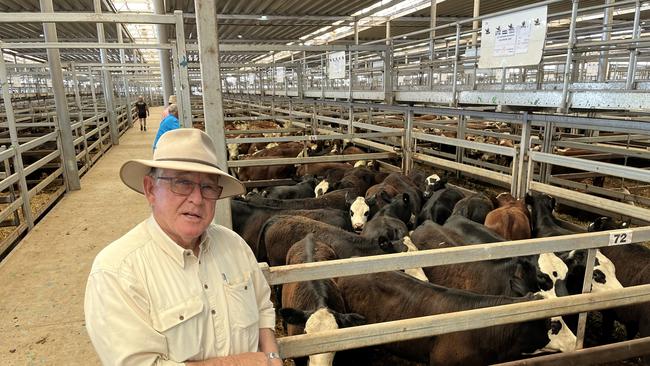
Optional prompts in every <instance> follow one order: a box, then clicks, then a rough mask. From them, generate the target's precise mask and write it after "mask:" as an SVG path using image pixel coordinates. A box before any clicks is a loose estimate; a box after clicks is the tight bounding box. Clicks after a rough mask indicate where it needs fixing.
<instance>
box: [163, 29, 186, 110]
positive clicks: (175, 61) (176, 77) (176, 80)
mask: <svg viewBox="0 0 650 366" xmlns="http://www.w3.org/2000/svg"><path fill="white" fill-rule="evenodd" d="M170 43H171V45H172V63H171V65H172V69H173V71H174V89H173V90H174V95H176V103H181V102H182V100H180V101H179V99H180V96H181V84H180V80H181V70H180V69H179V67H178V48H177V47H176V41H171V42H170ZM165 103H167V101H165Z"/></svg>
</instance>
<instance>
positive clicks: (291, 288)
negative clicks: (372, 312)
mask: <svg viewBox="0 0 650 366" xmlns="http://www.w3.org/2000/svg"><path fill="white" fill-rule="evenodd" d="M334 259H338V257H337V256H336V253H334V250H333V249H332V248H331V247H330V246H329V245H327V244H324V243H322V242H320V241H315V240H314V236H313V235H312V234H309V235H307V236H306V237H305V238H304V239H303V240H301V241H299V242H298V243H296V244H295V245H293V246H292V247H291V249H289V252H288V253H287V264H299V263H312V262H319V261H326V260H334ZM282 306H283V308H282V309H280V315H281V316H282V319H284V320H285V321H286V322H287V323H288V325H287V327H286V329H287V335H289V336H292V335H297V334H303V333H307V334H310V333H318V332H322V331H325V330H334V329H338V328H345V327H350V326H355V325H361V324H364V323H365V319H364V318H363V316H361V315H359V314H349V313H347V311H346V307H345V303H344V302H343V297H342V296H341V292H340V291H339V289H338V286H337V285H336V283H335V282H334V281H333V280H332V279H321V280H312V281H304V282H293V283H287V284H285V285H284V286H282ZM306 325H307V326H306ZM333 358H334V353H333V352H330V353H325V354H318V355H313V356H310V357H309V360H310V363H311V364H312V365H313V364H318V365H331V364H332V362H331V360H332V359H333ZM322 361H324V362H323V363H320V362H322ZM294 362H295V364H296V365H307V358H306V357H301V358H296V359H294Z"/></svg>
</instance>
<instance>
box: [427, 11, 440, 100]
mask: <svg viewBox="0 0 650 366" xmlns="http://www.w3.org/2000/svg"><path fill="white" fill-rule="evenodd" d="M437 22H438V0H431V22H430V23H429V28H431V31H430V32H429V62H430V63H431V64H430V65H429V80H428V82H429V87H430V88H431V89H433V61H434V60H435V59H436V42H435V40H434V39H435V38H436V30H435V29H433V28H435V27H436V23H437Z"/></svg>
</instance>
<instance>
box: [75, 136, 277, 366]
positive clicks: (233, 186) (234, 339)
mask: <svg viewBox="0 0 650 366" xmlns="http://www.w3.org/2000/svg"><path fill="white" fill-rule="evenodd" d="M120 177H121V178H122V181H123V182H124V183H125V184H126V185H127V186H129V187H130V188H131V189H133V190H135V191H136V192H139V193H142V194H144V196H145V197H146V198H147V201H148V202H149V205H150V206H151V211H152V215H151V216H150V217H149V218H148V219H146V220H145V221H143V222H141V223H140V224H138V225H137V226H136V227H135V228H133V229H132V230H131V231H129V232H128V233H127V234H126V235H124V236H123V237H121V238H120V239H118V240H116V241H115V242H113V243H111V244H109V245H108V246H107V247H106V248H104V249H103V250H102V251H101V252H100V253H99V254H98V255H97V258H95V261H94V263H93V267H92V270H91V272H90V276H89V278H88V284H87V287H86V298H85V304H84V308H85V317H86V328H87V329H88V334H89V335H90V338H91V340H92V343H93V345H94V347H95V350H96V351H97V353H98V355H99V357H100V359H101V361H102V363H104V364H106V365H154V364H155V365H178V364H183V363H185V364H186V365H253V366H254V365H260V366H267V365H273V366H280V365H282V360H281V359H280V358H279V356H278V354H277V352H278V348H277V344H276V341H275V334H274V332H273V329H274V327H275V312H274V309H273V304H272V303H271V301H270V293H271V292H270V289H269V286H268V284H267V282H266V280H265V278H264V276H263V275H262V272H261V271H260V269H259V267H258V265H257V260H256V259H255V256H254V255H253V253H252V251H251V250H250V249H249V247H248V245H247V244H246V242H244V240H243V239H242V238H241V237H240V236H239V235H237V234H236V233H234V232H233V231H231V230H229V229H227V228H225V227H222V226H219V225H216V224H213V223H212V219H213V218H214V213H215V204H216V201H217V200H218V199H222V198H226V197H231V196H234V195H239V194H242V193H244V192H245V189H244V186H243V185H242V184H241V182H240V181H238V180H237V179H235V178H233V177H232V176H230V175H228V174H226V173H224V172H223V171H221V170H220V169H219V168H218V167H217V158H216V151H215V147H214V144H213V142H212V140H211V139H210V137H209V136H208V135H207V134H205V133H204V132H202V131H200V130H197V129H192V128H186V129H177V130H173V131H170V132H167V133H165V134H164V135H162V137H161V138H160V140H159V142H158V147H157V149H156V150H155V152H154V156H153V160H130V161H127V162H126V163H125V164H124V165H123V166H122V169H121V170H120Z"/></svg>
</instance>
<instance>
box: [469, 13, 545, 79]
mask: <svg viewBox="0 0 650 366" xmlns="http://www.w3.org/2000/svg"><path fill="white" fill-rule="evenodd" d="M547 11H548V9H547V6H540V7H536V8H532V9H527V10H522V11H518V12H514V13H511V14H506V15H501V16H497V17H492V18H486V19H485V20H483V23H482V28H481V53H480V58H479V62H478V67H479V68H481V69H489V68H501V67H513V66H527V65H537V64H539V63H540V61H541V60H542V52H543V51H544V42H546V25H547Z"/></svg>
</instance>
